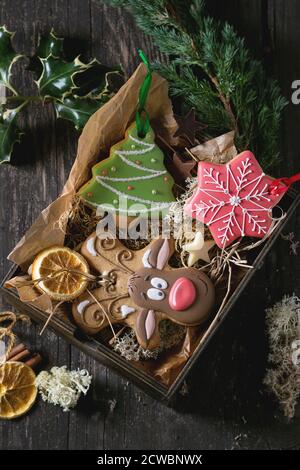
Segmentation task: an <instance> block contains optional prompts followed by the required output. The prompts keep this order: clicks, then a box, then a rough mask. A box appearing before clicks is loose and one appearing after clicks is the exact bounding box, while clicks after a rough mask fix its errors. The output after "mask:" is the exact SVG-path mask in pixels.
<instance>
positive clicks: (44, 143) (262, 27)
mask: <svg viewBox="0 0 300 470" xmlns="http://www.w3.org/2000/svg"><path fill="white" fill-rule="evenodd" d="M208 3H209V8H210V11H211V13H212V14H213V15H214V16H216V17H219V18H220V19H222V20H224V19H227V20H228V21H229V22H231V23H233V24H234V25H235V26H236V28H237V30H238V31H239V32H240V33H241V34H243V35H245V37H246V40H247V43H248V44H249V45H250V46H251V47H252V48H253V51H254V53H255V54H256V55H257V56H259V57H261V56H263V58H264V60H265V61H266V65H267V67H268V68H269V70H270V72H272V73H274V74H275V75H276V76H277V77H278V78H279V80H280V83H281V86H282V89H283V92H284V94H285V96H286V97H287V98H288V99H289V100H290V95H291V82H292V81H293V80H295V79H299V78H300V60H299V51H298V45H299V44H300V29H299V18H300V2H299V1H297V0H289V1H288V2H286V1H284V0H227V1H223V2H218V1H217V0H213V1H212V0H210V1H209V2H208ZM0 24H6V26H7V27H8V29H10V30H13V31H17V33H16V36H15V39H14V43H15V46H16V48H17V50H18V51H20V52H24V53H26V54H27V55H30V54H32V53H33V52H34V49H35V45H36V42H37V39H38V36H39V34H40V33H46V32H49V31H50V29H51V27H52V26H53V27H54V28H55V31H56V32H57V33H58V34H59V35H61V36H65V37H66V38H68V43H69V44H70V45H71V46H72V44H75V48H78V47H79V48H80V50H81V51H82V52H83V54H84V56H85V57H86V58H88V57H91V56H96V57H97V58H98V59H100V60H101V61H103V62H104V63H107V64H116V63H120V62H121V63H122V64H123V66H124V67H125V70H126V72H127V73H131V72H132V70H133V69H134V67H135V66H136V64H137V60H136V58H135V48H136V47H137V46H139V47H142V48H143V49H144V50H145V51H146V52H147V54H148V55H149V57H150V59H154V58H156V57H157V56H158V52H157V51H156V50H155V48H154V47H153V45H152V44H151V41H150V40H149V39H147V38H146V37H145V36H144V35H143V34H141V33H140V32H139V31H138V30H137V28H136V26H135V25H134V22H133V20H132V19H131V18H130V17H129V15H128V14H125V13H124V12H123V11H120V10H114V9H111V8H108V7H106V6H103V5H101V4H100V3H99V2H98V1H94V0H85V1H84V2H83V1H81V0H39V1H38V2H36V1H34V0H1V1H0ZM23 65H24V63H23ZM14 75H15V77H16V81H17V83H18V84H19V85H22V88H23V90H24V92H25V93H28V92H32V91H33V92H34V84H33V82H32V79H31V77H30V74H28V72H26V71H25V69H24V67H23V66H21V64H20V63H19V64H18V65H17V66H16V68H15V72H14ZM299 120H300V106H298V107H297V106H294V105H292V104H291V103H290V104H289V106H288V107H287V109H286V111H285V116H284V126H283V139H282V164H281V169H280V170H281V173H282V174H289V173H292V172H293V170H295V171H299V153H300V150H299V148H300V146H299V143H298V139H299V122H300V121H299ZM21 125H22V127H23V128H24V129H25V130H26V131H27V134H26V137H24V139H23V141H22V144H21V145H19V146H18V148H17V149H16V152H15V157H14V166H9V165H6V166H2V167H1V168H0V190H1V205H0V233H1V243H0V256H1V275H2V274H3V275H4V274H5V273H6V271H7V270H8V267H9V263H8V262H7V261H6V256H7V253H8V252H9V251H10V249H11V248H13V246H14V245H15V244H16V242H17V241H18V240H19V238H20V237H21V236H22V234H23V233H24V231H25V230H26V229H27V228H28V227H29V226H30V225H31V223H32V222H33V220H34V219H35V217H36V216H37V215H38V214H39V212H40V211H41V209H43V208H44V207H45V206H46V205H48V203H50V201H52V200H53V199H54V198H55V197H56V196H57V195H58V193H59V191H60V190H61V189H62V186H63V184H64V181H65V179H66V177H67V175H68V172H69V170H70V168H71V165H72V162H73V159H74V155H75V152H76V138H77V136H76V133H75V132H74V131H73V130H72V128H71V126H69V125H68V124H66V123H65V122H62V121H60V122H57V121H56V120H55V119H54V113H53V110H52V108H51V106H50V107H48V106H47V107H44V108H42V107H41V106H34V107H32V108H31V109H30V110H28V111H27V112H26V113H25V114H24V117H23V118H22V122H21ZM299 215H300V214H299V212H298V214H297V215H296V216H295V217H294V219H293V222H292V223H291V224H290V226H289V227H288V229H287V230H286V232H288V231H294V232H295V233H296V234H298V236H300V234H299ZM297 218H298V225H297ZM297 227H298V232H297ZM299 281H300V267H299V257H293V256H291V255H290V254H289V245H288V243H287V242H286V241H284V240H279V241H278V242H277V243H276V246H275V248H274V249H273V251H272V253H271V254H270V255H269V257H268V260H267V263H266V264H265V266H264V267H262V269H261V270H260V271H259V272H258V273H257V275H256V276H255V280H254V281H253V282H252V283H251V286H250V287H249V288H248V289H247V292H245V293H244V295H243V298H242V299H241V300H240V301H239V302H238V305H237V306H236V308H235V309H234V311H233V312H232V313H231V314H230V315H229V317H228V318H227V320H226V321H225V323H224V324H223V326H222V328H221V330H220V331H219V332H218V333H217V334H216V335H215V337H214V338H213V340H212V341H211V343H210V344H209V346H208V348H207V349H206V351H205V353H204V354H203V355H202V357H201V359H200V360H199V363H198V364H197V365H196V367H195V368H194V369H193V372H192V373H191V375H190V376H189V380H188V395H187V396H181V395H179V397H178V403H177V406H176V408H175V409H172V408H167V407H165V406H164V405H161V404H159V403H157V402H156V401H155V400H153V399H151V398H149V397H148V396H147V395H145V394H144V393H143V392H141V391H140V390H139V389H137V388H136V387H135V386H133V385H132V384H130V383H129V382H128V381H126V380H123V379H122V378H120V377H118V376H117V375H115V374H114V373H113V372H112V371H110V370H108V369H106V368H105V367H103V366H101V365H99V364H97V363H96V362H95V361H93V360H91V359H89V358H88V357H86V356H85V355H84V354H83V353H79V352H78V351H77V350H76V349H74V348H71V347H70V346H68V344H66V343H65V342H64V341H63V340H61V339H59V338H57V337H56V336H55V335H54V334H53V333H51V332H50V331H48V332H47V333H46V334H45V335H43V337H42V338H40V337H39V336H38V334H37V331H36V329H35V327H32V328H31V329H30V330H29V331H28V330H22V334H23V336H22V339H24V340H25V341H27V342H28V343H29V344H31V345H32V346H34V347H36V348H38V349H40V350H41V351H42V353H43V355H44V356H45V357H47V358H48V360H49V364H50V365H51V364H55V365H63V364H67V365H68V367H71V368H77V367H84V368H87V369H88V370H89V371H90V372H91V373H92V374H93V376H94V383H93V389H92V391H91V393H90V394H89V397H88V398H86V399H84V400H83V401H82V402H81V403H80V405H79V407H78V408H77V409H76V411H72V412H71V413H63V412H62V411H61V410H60V409H59V408H57V407H54V406H51V405H47V404H44V403H42V402H41V401H39V402H38V404H37V405H36V406H35V407H34V409H33V410H32V411H31V413H30V414H29V415H27V416H26V417H24V418H22V419H20V420H18V421H15V422H3V421H1V422H0V448H1V449H18V448H24V449H272V448H273V449H278V448H283V449H290V448H298V449H299V448H300V419H299V416H298V417H296V418H295V420H294V421H293V422H292V423H290V424H288V423H286V422H285V420H284V419H282V417H280V414H279V413H278V410H277V409H276V407H275V406H274V404H273V403H272V401H271V400H270V399H269V397H267V396H266V394H265V393H264V392H263V386H262V379H263V376H264V372H265V368H266V361H267V352H268V350H267V342H266V338H265V334H264V309H265V307H266V306H267V305H270V304H272V303H274V302H275V301H277V300H279V299H280V298H281V297H282V296H283V295H284V294H285V293H287V294H288V293H292V292H296V293H297V294H298V295H299V294H300V291H299ZM1 307H3V308H4V307H6V305H5V304H4V303H3V304H2V305H1ZM114 403H115V407H114V406H113V405H114Z"/></svg>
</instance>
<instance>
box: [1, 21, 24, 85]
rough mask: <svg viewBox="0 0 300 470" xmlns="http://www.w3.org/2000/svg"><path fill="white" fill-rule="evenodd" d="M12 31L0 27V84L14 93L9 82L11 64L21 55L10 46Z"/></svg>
mask: <svg viewBox="0 0 300 470" xmlns="http://www.w3.org/2000/svg"><path fill="white" fill-rule="evenodd" d="M13 35H14V33H11V32H9V31H8V30H7V29H6V27H5V26H1V27H0V85H4V86H5V87H6V88H8V89H10V90H11V91H12V92H13V93H14V94H17V93H16V91H15V89H14V88H13V86H12V85H11V83H10V78H11V69H12V66H13V64H14V63H15V62H16V61H17V60H18V59H19V58H20V57H22V55H21V54H17V53H16V52H15V50H14V48H13V46H12V43H11V39H12V37H13Z"/></svg>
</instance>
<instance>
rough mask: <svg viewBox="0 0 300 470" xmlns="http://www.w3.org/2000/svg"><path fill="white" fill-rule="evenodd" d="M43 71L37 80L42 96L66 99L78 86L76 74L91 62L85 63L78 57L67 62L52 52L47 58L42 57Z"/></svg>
mask: <svg viewBox="0 0 300 470" xmlns="http://www.w3.org/2000/svg"><path fill="white" fill-rule="evenodd" d="M40 61H41V63H42V66H43V71H42V74H41V76H40V78H39V79H38V80H37V81H36V84H37V86H38V89H39V93H40V95H41V96H44V97H45V98H47V97H50V98H51V97H52V98H58V99H64V98H65V96H67V95H68V94H71V93H72V92H73V91H74V90H75V89H76V88H77V86H76V85H75V83H74V80H73V78H74V74H75V73H76V72H79V71H83V70H86V69H87V68H89V67H90V64H84V63H83V62H81V61H80V60H79V58H78V57H76V59H74V60H73V61H72V62H65V61H64V60H62V59H61V58H56V57H54V56H53V55H52V54H50V55H49V56H48V57H46V58H40Z"/></svg>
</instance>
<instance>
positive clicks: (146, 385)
mask: <svg viewBox="0 0 300 470" xmlns="http://www.w3.org/2000/svg"><path fill="white" fill-rule="evenodd" d="M299 202H300V195H299V194H298V193H297V192H296V191H293V190H290V191H289V192H288V193H287V194H286V195H285V196H284V198H283V199H282V201H281V203H280V206H281V207H282V209H283V210H285V211H286V213H287V216H286V218H285V219H283V220H282V221H281V222H280V224H279V225H278V226H277V227H276V229H275V231H274V232H273V234H272V236H271V237H270V238H269V239H268V240H267V241H266V242H265V243H264V244H262V245H260V247H258V248H256V249H255V252H254V253H252V254H251V264H252V265H253V269H249V270H247V272H246V274H245V275H244V277H243V278H242V279H241V281H240V282H239V284H238V285H237V287H236V289H235V290H234V292H233V293H232V294H231V296H230V297H229V300H228V301H227V303H226V305H225V306H224V307H223V309H222V312H221V313H220V315H219V316H218V318H217V319H216V321H214V322H213V324H212V325H211V326H209V328H208V330H207V332H206V333H205V335H204V337H203V338H202V339H201V341H200V343H199V344H198V346H197V348H196V349H195V351H194V353H193V355H192V357H191V358H190V359H189V360H188V361H187V363H186V364H185V366H184V368H183V369H182V370H181V372H180V373H179V375H178V376H177V378H176V379H175V381H174V382H173V383H172V385H171V386H170V387H169V388H168V387H166V386H164V385H162V384H161V383H160V382H158V381H157V380H155V379H154V378H153V377H151V376H150V375H148V374H147V373H145V372H144V371H142V370H140V369H138V368H136V367H135V366H134V364H132V363H131V362H129V361H127V360H126V359H124V358H123V357H121V356H119V355H118V354H117V353H116V352H115V351H113V350H112V349H111V348H109V347H108V346H106V345H105V344H103V343H102V342H101V341H100V340H97V339H95V338H89V337H86V336H85V335H84V334H78V329H77V328H76V326H75V325H73V324H72V323H71V322H70V321H65V320H64V319H63V318H60V317H58V316H54V317H53V319H52V320H51V323H50V326H49V327H50V328H51V329H52V330H54V331H55V332H56V333H57V334H58V335H60V336H62V337H63V338H65V340H66V341H68V342H69V343H71V344H73V345H75V346H76V347H78V348H79V349H80V350H82V351H84V352H85V353H86V354H88V355H90V356H92V357H93V358H95V359H96V360H98V361H99V362H101V363H103V364H104V365H106V366H108V367H112V368H113V369H114V370H116V371H117V372H119V373H120V374H122V375H124V376H126V377H127V378H128V379H129V380H132V381H133V382H135V383H136V384H137V385H138V386H139V387H141V388H142V389H143V390H145V391H146V392H147V393H149V394H151V395H152V396H154V397H155V398H157V399H159V400H161V401H164V402H169V401H170V399H171V398H172V397H173V396H174V394H175V392H176V391H177V390H178V389H179V388H180V387H181V386H182V384H183V381H184V380H185V378H186V376H187V374H188V373H189V371H190V369H191V367H192V366H193V364H194V363H195V361H197V360H198V359H199V357H200V355H201V353H202V351H203V350H204V348H205V347H206V346H207V344H208V342H209V340H210V338H211V337H212V336H213V334H214V333H215V331H216V330H217V329H218V328H219V326H220V324H221V322H222V321H223V320H224V319H225V317H226V315H227V314H228V312H229V311H230V309H231V308H232V307H233V305H234V304H235V302H236V301H237V299H238V297H239V296H240V294H241V293H242V291H243V290H244V289H245V287H246V286H247V284H248V283H249V281H250V279H251V278H252V276H254V275H255V272H256V270H257V269H258V267H259V266H261V264H262V263H263V262H264V260H265V257H266V255H267V254H268V252H269V251H270V250H271V248H272V245H273V243H274V242H275V240H276V239H277V237H278V236H279V235H280V233H281V232H282V229H283V227H284V226H285V224H286V223H287V222H288V221H289V219H290V218H291V216H292V214H293V212H294V211H295V209H296V207H297V206H298V204H299ZM17 274H20V268H19V267H18V266H16V265H13V266H12V268H11V269H10V271H9V272H8V273H7V275H6V276H5V278H4V279H3V281H2V283H1V286H0V291H1V293H2V294H3V295H4V297H5V298H6V300H7V301H8V302H10V303H11V304H12V305H13V306H14V307H16V308H17V309H18V310H19V311H22V312H24V313H27V314H28V315H29V316H30V317H31V318H32V319H33V320H34V321H37V322H41V323H43V324H44V323H45V321H46V320H47V317H48V315H47V314H46V313H45V312H43V311H41V310H39V309H37V308H34V307H32V306H30V305H27V304H25V303H23V302H21V300H20V299H19V296H18V294H17V292H16V291H14V290H10V289H7V288H5V287H4V283H5V281H7V280H9V279H11V278H12V277H14V276H15V275H17Z"/></svg>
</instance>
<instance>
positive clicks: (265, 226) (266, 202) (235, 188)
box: [185, 151, 282, 248]
mask: <svg viewBox="0 0 300 470" xmlns="http://www.w3.org/2000/svg"><path fill="white" fill-rule="evenodd" d="M272 181H273V179H272V178H271V177H270V176H266V175H265V173H264V172H263V171H262V169H261V167H260V165H259V163H258V161H257V160H256V158H255V156H254V155H253V153H252V152H249V151H245V152H242V153H241V154H240V155H237V156H236V157H235V158H234V159H233V160H231V161H230V162H228V163H227V164H226V165H219V164H213V163H209V162H200V163H199V165H198V187H197V189H196V190H195V193H194V194H193V196H192V197H191V198H190V199H189V200H188V201H187V203H186V206H185V211H186V212H187V213H189V214H190V215H191V216H192V217H194V218H196V219H198V220H200V221H201V222H203V223H205V224H206V225H207V226H208V227H209V229H210V231H211V234H212V236H213V237H214V240H215V242H216V244H217V245H218V246H219V247H220V248H225V247H226V246H228V245H230V244H231V243H232V242H233V241H234V240H236V239H237V238H240V237H243V236H249V237H258V238H263V237H264V236H265V235H266V234H267V233H268V230H269V229H270V226H271V224H272V218H271V216H272V208H273V207H274V206H275V205H276V204H277V203H278V202H279V200H280V199H281V198H282V194H279V195H277V194H270V192H269V185H270V183H271V182H272Z"/></svg>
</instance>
